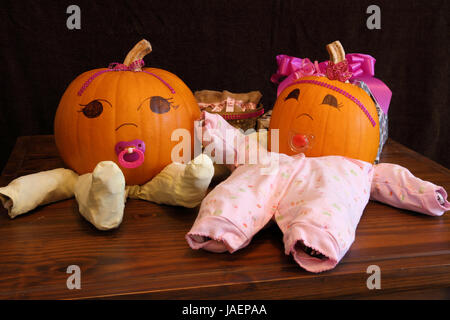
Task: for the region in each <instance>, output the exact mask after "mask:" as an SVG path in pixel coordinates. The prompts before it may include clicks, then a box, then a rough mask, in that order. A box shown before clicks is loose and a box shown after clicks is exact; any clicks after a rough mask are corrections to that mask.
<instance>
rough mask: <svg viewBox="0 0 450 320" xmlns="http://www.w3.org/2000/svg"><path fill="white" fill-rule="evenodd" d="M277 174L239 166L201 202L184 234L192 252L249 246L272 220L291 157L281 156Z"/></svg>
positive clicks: (259, 167) (289, 168)
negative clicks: (193, 221)
mask: <svg viewBox="0 0 450 320" xmlns="http://www.w3.org/2000/svg"><path fill="white" fill-rule="evenodd" d="M283 158H285V160H288V161H284V164H283V163H281V162H283V161H280V170H279V171H278V172H277V173H276V174H272V175H265V174H261V168H262V166H260V165H244V166H240V167H238V168H237V169H236V170H235V171H234V172H233V173H232V175H231V176H230V177H229V178H228V179H227V180H226V181H224V182H222V183H221V184H219V185H218V186H217V187H216V188H214V189H213V190H212V191H211V192H210V193H209V194H208V195H207V196H206V198H205V199H204V200H203V202H202V204H201V207H200V211H199V214H198V216H197V219H196V220H195V223H194V225H193V226H192V228H191V230H190V231H189V233H188V234H187V235H186V240H187V242H188V244H189V245H190V246H191V247H192V248H193V249H204V250H208V251H213V252H225V251H228V252H230V253H232V252H234V251H236V250H239V249H241V248H243V247H245V246H246V245H248V244H249V242H250V240H251V239H252V237H253V236H254V235H255V234H256V233H257V232H258V231H259V230H261V229H262V228H263V227H264V226H265V225H266V224H267V223H268V222H269V221H270V219H271V218H272V217H273V214H274V212H275V210H276V208H277V206H278V202H279V200H280V198H281V196H282V194H283V193H284V192H285V190H286V187H287V186H288V182H289V176H290V174H289V173H288V172H289V171H290V170H293V166H292V165H291V164H290V163H291V162H292V161H291V160H290V158H288V157H287V156H286V157H283Z"/></svg>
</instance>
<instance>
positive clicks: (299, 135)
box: [284, 88, 343, 153]
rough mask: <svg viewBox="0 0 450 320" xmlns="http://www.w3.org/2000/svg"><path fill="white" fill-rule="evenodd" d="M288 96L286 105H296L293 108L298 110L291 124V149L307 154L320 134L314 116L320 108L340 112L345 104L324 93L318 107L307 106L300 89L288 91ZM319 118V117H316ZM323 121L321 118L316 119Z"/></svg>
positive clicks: (332, 95)
mask: <svg viewBox="0 0 450 320" xmlns="http://www.w3.org/2000/svg"><path fill="white" fill-rule="evenodd" d="M288 92H289V93H288V94H287V96H286V97H285V98H284V101H285V103H288V104H294V105H293V106H292V108H295V109H297V112H296V115H295V117H294V119H293V122H292V124H291V128H290V130H289V136H288V144H289V147H290V148H291V149H292V151H294V152H295V153H300V152H305V151H306V150H308V149H311V148H313V145H314V140H315V138H316V136H317V135H318V134H320V133H318V132H315V131H316V130H314V129H315V126H314V117H313V115H314V116H316V114H317V113H318V112H317V109H318V108H327V107H331V108H335V109H336V110H340V109H341V108H342V107H343V104H342V103H341V102H339V101H338V99H337V97H336V94H333V93H324V97H323V99H321V97H319V99H318V100H317V101H316V102H319V101H321V102H320V103H318V104H317V105H311V104H308V105H306V104H305V103H302V101H301V99H300V95H301V91H300V89H299V88H291V89H290V90H288ZM316 118H317V117H316ZM316 121H321V118H319V119H316Z"/></svg>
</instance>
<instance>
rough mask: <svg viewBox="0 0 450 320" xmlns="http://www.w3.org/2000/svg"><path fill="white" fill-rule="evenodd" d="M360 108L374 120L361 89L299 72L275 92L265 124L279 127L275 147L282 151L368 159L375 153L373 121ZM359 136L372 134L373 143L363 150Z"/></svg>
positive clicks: (376, 133) (369, 137) (370, 103)
mask: <svg viewBox="0 0 450 320" xmlns="http://www.w3.org/2000/svg"><path fill="white" fill-rule="evenodd" d="M355 101H357V102H359V105H358V103H356V102H355ZM363 109H365V110H368V111H367V112H368V114H369V116H370V118H372V120H374V119H375V118H376V119H375V120H378V119H377V114H376V108H375V105H374V103H373V101H372V100H371V98H370V97H369V96H368V95H367V94H366V93H365V92H364V91H363V90H362V89H360V88H358V87H356V86H354V85H352V84H350V83H343V82H339V81H332V80H329V79H327V78H325V77H314V76H313V77H304V78H302V79H301V81H300V80H299V81H298V82H296V83H293V84H292V85H290V86H289V87H287V88H286V89H284V90H283V92H282V93H281V94H280V96H279V97H278V99H277V101H276V103H275V106H274V109H273V113H272V119H271V123H270V128H271V129H278V130H279V139H280V140H279V150H280V152H282V153H286V154H288V155H295V154H298V153H305V155H307V156H324V155H345V156H349V155H351V157H353V158H356V159H361V160H365V161H373V160H369V159H371V158H372V157H375V156H376V151H377V146H378V138H379V127H378V121H375V120H374V121H375V125H373V123H372V122H371V120H370V119H369V117H368V116H367V115H366V114H365V112H364V111H363ZM364 139H367V141H372V140H375V139H376V140H377V142H376V143H374V144H373V145H374V146H375V148H371V149H370V150H367V152H366V150H364V147H363V145H364ZM360 153H362V155H361V154H360Z"/></svg>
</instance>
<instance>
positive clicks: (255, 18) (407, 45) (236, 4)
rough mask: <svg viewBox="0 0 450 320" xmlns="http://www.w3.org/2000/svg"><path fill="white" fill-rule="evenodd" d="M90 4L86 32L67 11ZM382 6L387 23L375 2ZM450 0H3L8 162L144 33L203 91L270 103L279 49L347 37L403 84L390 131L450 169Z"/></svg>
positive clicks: (152, 59)
mask: <svg viewBox="0 0 450 320" xmlns="http://www.w3.org/2000/svg"><path fill="white" fill-rule="evenodd" d="M71 4H76V5H78V6H79V7H80V8H81V30H68V29H67V27H66V20H67V18H68V17H69V14H67V13H66V9H67V7H68V6H69V5H71ZM371 4H376V5H378V6H379V7H380V8H381V30H369V29H368V28H367V27H366V20H367V18H368V17H369V14H367V13H366V9H367V7H368V6H369V5H371ZM448 12H449V6H448V1H446V0H441V1H436V0H434V1H430V0H428V1H374V0H371V1H356V0H354V1H349V0H347V1H343V0H341V1H336V0H335V1H319V0H316V1H301V0H297V1H290V0H283V1H280V0H264V1H261V0H251V1H249V0H227V1H222V0H215V1H212V0H209V1H207V0H195V1H193V0H190V1H152V0H146V1H78V0H71V1H35V2H32V1H17V0H16V1H3V0H2V2H1V12H0V26H1V29H0V43H1V51H0V54H1V56H0V57H1V74H2V76H1V77H0V78H1V81H2V83H1V90H2V92H1V95H0V115H1V116H0V144H1V148H0V150H1V151H0V168H3V166H4V164H5V163H6V161H7V159H8V156H9V154H10V152H11V150H12V147H13V145H14V143H15V140H16V138H17V137H18V136H21V135H35V134H52V133H53V117H54V114H55V110H56V108H57V106H58V102H59V99H60V98H61V96H62V94H63V92H64V90H65V88H66V87H67V86H68V84H69V83H70V81H72V80H73V79H74V78H75V77H76V76H77V75H79V74H81V73H82V72H84V71H87V70H90V69H94V68H99V67H106V66H108V64H109V63H110V62H122V61H123V59H124V57H125V55H126V53H127V52H128V51H129V50H130V49H131V48H132V47H133V45H134V44H135V43H136V42H138V41H139V40H141V39H142V38H146V39H148V40H149V41H150V42H151V43H152V46H153V52H152V53H151V54H150V55H149V56H147V57H146V58H145V61H146V65H147V66H152V67H158V68H163V69H166V70H169V71H171V72H173V73H175V74H177V75H178V76H179V77H181V78H182V79H183V80H184V81H185V82H186V84H187V85H188V86H189V87H190V88H191V89H192V91H195V90H201V89H213V90H222V89H227V90H230V91H234V92H247V91H251V90H260V91H261V92H262V94H263V104H264V105H265V106H266V108H271V106H272V105H273V103H274V101H275V98H276V86H275V85H274V84H272V83H271V82H270V76H271V75H272V74H273V73H274V72H275V71H276V68H277V65H276V61H275V56H276V55H277V54H288V55H292V56H296V57H309V58H310V59H311V60H313V61H314V60H319V61H323V60H326V59H327V58H328V56H327V52H326V50H325V45H326V44H328V43H330V42H332V41H334V40H337V39H339V40H340V41H341V42H342V44H343V45H344V48H345V49H346V52H347V53H352V52H359V53H367V54H370V55H372V56H374V57H375V58H376V59H377V63H376V77H378V78H379V79H381V80H383V81H384V82H385V83H386V84H387V85H388V86H389V87H390V88H391V90H392V92H393V97H392V101H391V106H390V110H389V117H390V118H389V120H390V122H389V134H390V137H392V138H393V139H395V140H397V141H399V142H401V143H403V144H405V145H406V146H408V147H410V148H412V149H414V150H416V151H418V152H420V153H422V154H424V155H426V156H428V157H430V158H431V159H434V160H435V161H437V162H439V163H441V164H443V165H444V166H446V167H450V156H449V154H450V153H449V150H448V140H449V126H448V122H449V118H450V117H449V106H448V92H449V87H448V71H449V68H448V59H449V52H448V43H447V39H448V36H449V32H448V25H447V15H448Z"/></svg>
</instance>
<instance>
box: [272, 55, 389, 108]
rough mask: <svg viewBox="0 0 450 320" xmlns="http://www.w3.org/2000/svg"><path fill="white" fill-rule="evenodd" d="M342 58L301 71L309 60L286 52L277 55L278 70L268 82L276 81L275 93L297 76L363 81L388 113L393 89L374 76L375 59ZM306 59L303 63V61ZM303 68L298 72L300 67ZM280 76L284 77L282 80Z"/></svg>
mask: <svg viewBox="0 0 450 320" xmlns="http://www.w3.org/2000/svg"><path fill="white" fill-rule="evenodd" d="M345 59H346V60H344V61H345V62H344V61H341V62H340V63H338V64H335V65H333V64H332V63H330V62H329V61H324V62H321V63H319V64H317V62H315V63H314V65H313V66H314V73H313V74H309V73H305V72H303V71H302V70H303V68H301V66H302V65H305V64H306V65H308V66H309V65H310V64H312V63H311V61H309V59H300V58H296V57H290V56H286V55H279V56H277V63H278V70H277V72H276V73H275V74H274V75H273V76H272V77H271V79H270V80H271V81H272V82H274V83H279V85H278V90H277V95H280V93H281V92H282V91H283V90H284V89H285V88H286V87H287V86H289V85H290V84H292V83H293V82H295V81H296V80H297V79H298V78H299V77H305V76H307V75H314V76H325V75H326V76H327V77H328V78H329V79H331V80H339V81H343V82H344V81H346V80H349V81H350V82H351V83H356V82H360V81H362V82H364V83H365V84H366V85H367V86H368V87H369V89H370V91H371V93H372V95H373V96H374V98H375V100H376V101H377V102H378V104H379V105H380V107H381V109H382V110H383V112H384V113H385V114H387V112H388V109H389V104H390V102H391V97H392V92H391V90H390V89H389V87H388V86H387V85H386V84H384V83H383V82H382V81H381V80H379V79H377V78H375V77H374V76H375V61H376V60H375V58H373V57H372V56H370V55H368V54H362V53H349V54H347V55H345ZM303 61H305V62H303ZM300 69H302V70H301V71H300V72H299V70H300ZM282 77H286V78H285V79H284V80H282V81H281V82H280V80H281V78H282Z"/></svg>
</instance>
